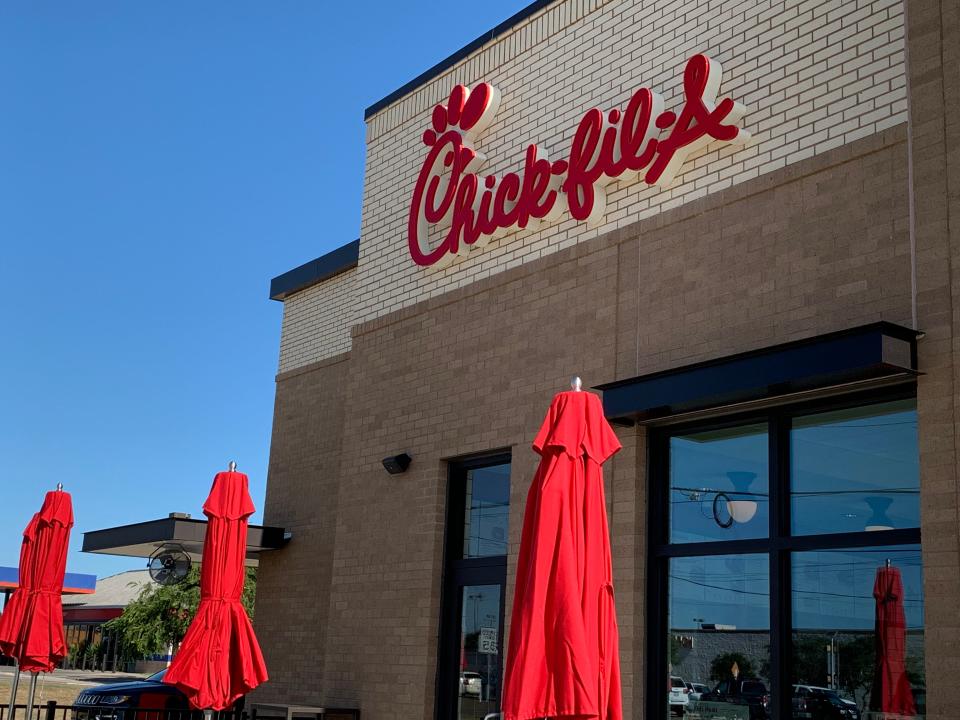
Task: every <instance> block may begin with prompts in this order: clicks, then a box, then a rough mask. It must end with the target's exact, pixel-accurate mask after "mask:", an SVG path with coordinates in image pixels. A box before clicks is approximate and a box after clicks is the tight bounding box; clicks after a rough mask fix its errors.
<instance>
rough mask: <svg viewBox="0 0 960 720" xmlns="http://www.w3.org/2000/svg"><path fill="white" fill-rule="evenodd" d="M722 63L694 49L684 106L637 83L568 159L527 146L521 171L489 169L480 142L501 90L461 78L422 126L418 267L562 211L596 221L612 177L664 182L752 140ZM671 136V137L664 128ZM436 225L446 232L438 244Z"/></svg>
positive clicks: (593, 120)
mask: <svg viewBox="0 0 960 720" xmlns="http://www.w3.org/2000/svg"><path fill="white" fill-rule="evenodd" d="M722 72H723V71H722V69H721V67H720V64H719V63H718V62H716V61H715V60H711V59H710V58H708V57H707V56H706V55H694V56H693V57H692V58H690V60H688V61H687V66H686V68H685V69H684V72H683V95H684V101H683V107H682V108H681V109H680V112H679V114H677V113H674V112H672V111H670V110H664V103H663V97H662V96H661V95H659V94H658V93H655V92H654V91H653V90H650V89H649V88H640V89H639V90H637V91H636V92H635V93H634V94H633V96H632V97H631V98H630V101H629V102H628V103H627V106H626V108H625V109H624V110H622V111H621V110H620V109H619V108H614V109H612V110H610V111H608V112H606V113H604V112H603V111H602V110H600V109H598V108H593V109H592V110H589V111H587V113H586V114H585V115H584V116H583V119H582V120H581V121H580V124H579V125H578V126H577V129H576V132H575V133H574V135H573V141H572V142H571V144H570V151H569V152H568V153H567V157H566V159H559V160H551V159H550V157H549V156H548V154H547V152H546V151H545V150H544V148H542V147H541V146H539V145H536V144H531V145H529V146H527V150H526V153H525V156H524V162H523V169H522V170H521V171H520V172H519V173H506V174H504V175H502V176H500V177H497V176H496V175H483V174H481V173H480V170H481V169H482V168H483V165H484V163H485V161H486V158H485V157H484V155H483V153H481V152H479V151H478V150H477V149H476V148H475V147H474V142H475V141H476V138H477V136H479V135H480V134H481V133H482V132H483V131H484V130H485V129H486V128H487V127H488V126H489V125H490V123H491V121H492V120H493V117H494V115H496V113H497V109H498V108H499V106H500V93H499V92H498V91H497V89H496V88H494V87H493V86H492V85H490V84H488V83H480V84H479V85H477V86H476V87H474V88H473V90H468V89H467V88H466V87H464V86H463V85H457V86H456V87H455V88H453V91H452V92H451V93H450V99H449V100H448V102H447V104H446V105H437V106H436V107H434V109H433V116H432V118H431V127H430V128H428V129H427V130H426V131H425V132H424V133H423V144H424V145H426V146H427V147H428V148H430V149H429V151H428V152H427V157H426V158H425V159H424V161H423V166H422V167H421V168H420V174H419V175H418V176H417V183H416V185H415V186H414V189H413V197H412V199H411V202H410V216H409V221H408V244H409V247H410V256H411V257H412V258H413V260H414V262H415V263H417V265H424V266H428V265H441V266H442V265H445V264H447V263H449V262H451V261H452V260H453V259H454V258H455V257H456V256H458V255H462V254H463V253H465V252H466V251H467V250H469V249H470V248H471V247H474V246H483V245H486V244H487V243H488V242H489V241H490V240H491V239H493V238H497V237H500V236H501V235H504V234H506V233H507V232H510V231H512V230H515V229H518V228H526V229H536V228H537V227H539V226H540V225H541V224H542V223H544V222H551V221H554V220H558V219H559V218H560V217H562V216H563V214H564V213H569V215H570V217H572V218H574V219H576V220H581V221H586V222H587V223H588V224H589V225H593V226H595V225H598V224H600V222H601V221H602V220H603V215H604V212H605V210H606V201H607V199H606V193H605V188H606V186H607V185H608V184H609V183H611V182H613V181H614V180H619V181H620V182H632V181H635V180H637V179H639V178H641V177H642V178H643V181H644V182H645V183H647V184H648V185H659V186H661V187H666V186H667V185H669V184H670V182H671V181H672V180H673V178H674V176H675V175H676V174H677V171H679V170H680V168H681V166H682V165H683V163H684V160H686V158H687V156H688V155H689V154H690V153H692V152H694V151H696V150H699V149H701V148H703V147H704V146H705V145H707V144H708V143H710V142H713V141H720V142H724V143H744V142H746V141H747V140H749V138H750V133H748V132H747V131H746V130H744V129H742V128H740V127H737V125H736V123H737V121H738V120H739V119H740V118H741V117H743V114H744V112H746V108H744V107H743V105H741V104H740V103H737V102H734V101H733V100H732V99H730V98H723V99H722V100H720V101H719V102H718V101H717V99H716V98H717V92H718V91H719V89H720V80H721V77H722ZM663 133H666V134H665V136H664V137H661V134H663ZM431 226H433V227H436V228H437V229H438V230H440V231H442V239H440V241H439V242H438V243H436V244H435V245H434V246H433V247H431V246H430V244H429V241H428V234H429V233H430V228H431Z"/></svg>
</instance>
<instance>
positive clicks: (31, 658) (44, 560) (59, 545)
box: [0, 485, 73, 718]
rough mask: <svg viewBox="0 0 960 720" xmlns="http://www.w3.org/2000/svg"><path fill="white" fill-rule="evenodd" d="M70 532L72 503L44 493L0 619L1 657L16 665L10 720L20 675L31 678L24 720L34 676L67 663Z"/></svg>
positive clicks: (29, 709)
mask: <svg viewBox="0 0 960 720" xmlns="http://www.w3.org/2000/svg"><path fill="white" fill-rule="evenodd" d="M71 527H73V502H72V499H71V498H70V493H66V492H63V490H62V489H61V486H59V485H58V486H57V489H56V490H55V491H53V492H48V493H47V494H46V496H45V497H44V499H43V505H42V506H41V508H40V512H38V513H36V514H35V515H34V516H33V517H32V518H31V519H30V522H29V523H27V527H26V529H24V531H23V542H22V544H21V546H20V568H19V579H18V582H17V589H16V590H15V591H14V593H13V595H12V596H11V597H10V601H9V602H8V603H7V605H6V607H4V609H3V615H0V652H3V654H5V655H7V656H9V657H12V658H14V659H16V661H17V671H16V673H15V675H14V678H13V682H12V683H11V687H10V705H9V711H8V717H9V718H12V717H13V709H14V704H15V702H16V698H17V687H18V685H19V682H20V672H21V671H23V670H26V671H28V672H30V673H32V674H33V676H32V677H31V679H30V690H29V693H28V695H27V712H26V717H28V718H29V717H30V713H31V712H32V710H33V698H34V693H35V691H36V687H37V673H39V672H51V671H52V670H53V669H54V668H55V667H56V666H57V664H58V663H59V662H60V661H61V660H62V659H63V658H64V657H66V654H67V642H66V638H65V636H64V632H63V606H62V604H61V596H62V595H63V576H64V573H65V572H66V568H67V546H68V545H69V542H70V528H71Z"/></svg>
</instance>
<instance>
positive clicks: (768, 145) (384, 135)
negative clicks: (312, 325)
mask: <svg viewBox="0 0 960 720" xmlns="http://www.w3.org/2000/svg"><path fill="white" fill-rule="evenodd" d="M900 13H901V0H880V1H877V0H819V1H811V0H803V1H800V0H788V1H781V2H772V1H770V0H746V1H744V2H738V3H719V4H718V3H707V2H696V3H690V2H687V1H685V0H620V1H615V0H611V1H610V2H605V3H600V2H582V1H578V0H567V1H566V2H559V3H557V4H556V5H552V6H550V8H548V9H546V10H544V11H543V12H541V13H540V14H539V15H537V16H535V17H533V18H531V19H530V20H529V21H527V22H526V23H524V24H522V25H521V26H519V27H517V28H515V29H514V31H513V32H512V33H510V34H509V35H508V36H506V37H504V38H503V39H501V40H500V41H498V42H496V43H492V44H489V45H487V46H485V47H484V48H483V49H482V50H479V51H477V53H475V54H474V55H473V56H472V57H470V58H468V59H466V60H464V61H463V62H461V63H459V64H458V65H457V66H456V67H454V68H453V69H451V71H449V72H448V73H445V74H444V75H442V76H440V77H439V78H437V79H435V80H432V81H430V82H429V83H427V84H426V85H425V86H423V87H422V88H420V89H418V90H416V91H415V92H414V93H412V94H411V95H410V96H408V97H406V98H404V99H402V100H400V101H398V103H397V104H395V105H394V106H392V107H391V108H389V109H387V110H384V111H383V112H381V113H380V114H378V115H377V116H375V117H374V118H373V119H372V120H371V124H370V131H369V133H368V144H367V162H366V174H365V185H364V207H363V221H362V226H361V240H360V263H359V266H358V272H359V275H360V277H359V287H358V291H357V314H356V317H357V320H358V322H362V321H365V320H369V319H371V318H374V317H377V316H379V315H381V314H383V313H386V312H389V311H391V310H394V309H396V308H399V307H403V306H405V305H409V304H410V303H413V302H416V301H418V300H421V299H423V298H426V297H431V296H434V295H438V294H441V293H444V292H446V291H449V290H451V289H455V288H458V287H463V286H464V285H466V284H469V283H470V282H473V281H474V280H477V279H479V278H483V277H485V276H488V275H490V274H493V273H497V272H502V271H503V270H504V269H506V268H510V267H514V266H516V265H519V264H522V263H524V262H528V261H530V260H533V259H536V258H538V257H541V256H542V255H544V254H548V253H551V252H555V251H556V250H559V249H562V248H564V247H569V246H571V245H573V244H576V243H578V242H583V241H585V240H589V239H590V238H593V237H597V236H599V235H601V234H603V233H605V232H608V231H609V230H612V229H615V228H619V227H625V226H627V225H629V224H631V223H634V222H636V221H637V220H639V219H642V218H644V217H649V216H653V215H656V214H658V213H660V212H663V211H664V210H667V209H670V208H672V207H676V206H678V205H680V204H683V203H686V202H690V201H692V200H695V199H696V198H699V197H703V196H705V195H707V194H709V193H713V192H717V191H720V190H723V189H724V188H728V187H731V186H733V185H736V184H738V183H741V182H744V181H746V180H749V179H752V178H756V177H758V176H761V175H763V174H765V173H767V172H770V171H772V170H775V169H778V168H781V167H784V166H786V165H788V164H790V163H794V162H797V161H798V160H801V159H804V158H807V157H811V156H812V155H814V154H816V153H819V152H823V151H825V150H828V149H830V148H834V147H837V146H839V145H841V144H843V143H848V142H851V141H852V140H854V139H857V138H860V137H864V136H867V135H871V134H874V133H876V132H878V131H880V130H882V129H884V128H886V127H890V126H893V125H896V124H899V123H902V122H903V121H904V119H905V90H904V74H903V37H902V21H901V17H900ZM697 52H705V53H707V54H708V55H710V56H711V57H713V58H715V59H716V60H718V61H720V62H721V63H722V64H723V68H724V81H723V85H722V86H721V94H722V95H723V96H731V97H733V98H735V99H737V100H739V101H741V102H742V103H744V104H745V105H746V106H747V108H748V113H747V115H746V116H745V117H744V119H743V121H742V125H743V126H744V127H746V128H747V129H749V130H750V132H751V133H753V135H754V137H753V140H752V141H751V143H750V144H749V145H748V146H747V147H745V148H738V147H736V146H726V147H721V148H719V149H713V148H707V149H706V150H704V151H702V152H701V153H699V154H698V155H696V156H694V155H691V156H690V158H689V159H688V160H687V163H686V165H685V169H684V171H682V175H680V176H678V178H677V180H676V181H675V183H674V185H673V187H672V188H671V189H668V190H660V189H659V188H655V187H650V186H646V185H644V184H643V183H635V184H631V185H627V186H625V187H620V186H619V185H617V184H615V185H611V186H610V187H609V188H608V210H607V214H606V220H605V222H604V224H603V225H601V226H600V227H598V228H596V229H588V228H587V226H586V225H585V224H584V223H578V222H575V221H573V220H565V221H562V222H559V223H557V224H555V225H552V226H547V227H545V228H544V229H541V230H539V231H536V232H523V233H514V234H512V235H507V236H506V237H504V238H503V239H501V240H499V241H497V242H493V243H491V244H490V245H489V246H488V247H486V248H483V249H474V250H472V251H471V252H469V253H468V254H467V256H466V258H465V259H464V260H462V261H461V262H459V263H457V264H456V265H454V266H452V267H450V268H447V269H444V270H434V269H423V268H420V267H418V266H416V265H414V264H413V262H412V261H411V260H410V258H409V255H408V251H407V247H406V222H407V213H408V208H409V204H410V195H411V192H412V189H413V183H414V180H415V177H416V174H417V172H418V170H419V168H420V164H421V163H422V161H423V158H424V155H425V150H426V149H425V148H424V146H423V145H422V143H421V140H420V136H421V133H422V132H423V130H424V129H425V128H426V127H427V126H428V124H429V122H430V110H431V108H432V105H433V104H435V103H437V102H441V101H445V100H446V96H447V94H448V93H449V91H450V88H451V87H452V86H453V85H454V84H456V83H465V84H468V85H473V84H474V83H476V82H478V81H481V80H484V81H487V82H491V83H493V84H494V85H495V86H497V87H498V88H499V89H500V91H501V93H502V96H503V100H502V103H501V107H500V111H499V112H498V115H497V117H496V119H495V120H494V123H493V124H492V125H491V127H490V128H489V129H488V130H487V131H486V132H485V133H484V135H483V136H481V138H480V139H479V140H478V143H477V147H478V149H479V150H481V151H482V152H484V153H485V154H486V155H487V156H488V158H489V159H488V162H487V165H486V166H485V169H484V172H487V171H490V172H494V173H496V174H497V175H501V174H502V173H504V172H507V171H515V170H518V169H519V167H520V165H521V163H522V153H523V150H524V148H525V146H526V144H527V143H529V142H533V141H537V142H540V143H542V144H543V145H544V146H545V147H546V148H548V149H549V150H550V151H551V153H552V154H553V155H556V156H557V157H559V156H561V155H563V154H564V153H566V151H567V149H568V148H569V143H570V140H571V137H572V135H573V131H574V128H575V127H576V124H577V122H578V121H579V119H580V118H581V117H582V115H583V113H584V112H585V111H586V110H587V109H589V108H591V107H595V106H596V107H601V108H605V109H606V108H612V107H623V106H624V105H625V103H626V101H627V100H628V99H629V96H630V94H631V93H632V92H633V91H634V90H635V89H636V88H638V87H641V86H647V87H652V88H653V89H655V90H657V91H658V92H661V93H662V94H663V95H664V98H665V101H666V104H667V107H669V108H677V107H679V105H680V100H681V76H682V70H683V64H684V62H685V61H686V59H687V58H688V57H689V56H690V55H692V54H694V53H697Z"/></svg>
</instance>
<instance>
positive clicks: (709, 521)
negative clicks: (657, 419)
mask: <svg viewBox="0 0 960 720" xmlns="http://www.w3.org/2000/svg"><path fill="white" fill-rule="evenodd" d="M768 455H769V450H768V443H767V426H766V424H759V425H745V426H740V427H736V428H727V429H722V430H714V431H708V432H697V433H688V434H685V435H676V436H674V437H672V438H670V541H671V542H675V543H683V542H704V541H708V540H739V539H745V538H762V537H767V535H768V533H769V513H768V509H769V485H768V480H767V467H768V461H767V458H768Z"/></svg>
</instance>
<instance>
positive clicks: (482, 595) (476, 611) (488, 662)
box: [457, 585, 500, 720]
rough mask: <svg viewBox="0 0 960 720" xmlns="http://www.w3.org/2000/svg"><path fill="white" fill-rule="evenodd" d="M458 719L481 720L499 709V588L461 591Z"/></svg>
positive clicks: (471, 588)
mask: <svg viewBox="0 0 960 720" xmlns="http://www.w3.org/2000/svg"><path fill="white" fill-rule="evenodd" d="M462 607H463V612H462V613H461V620H460V677H459V687H458V698H459V699H458V701H457V708H458V714H457V717H458V719H459V720H482V719H483V718H484V717H486V716H487V715H488V714H489V713H494V712H497V711H498V710H499V709H500V585H468V586H466V587H464V588H463V605H462Z"/></svg>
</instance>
